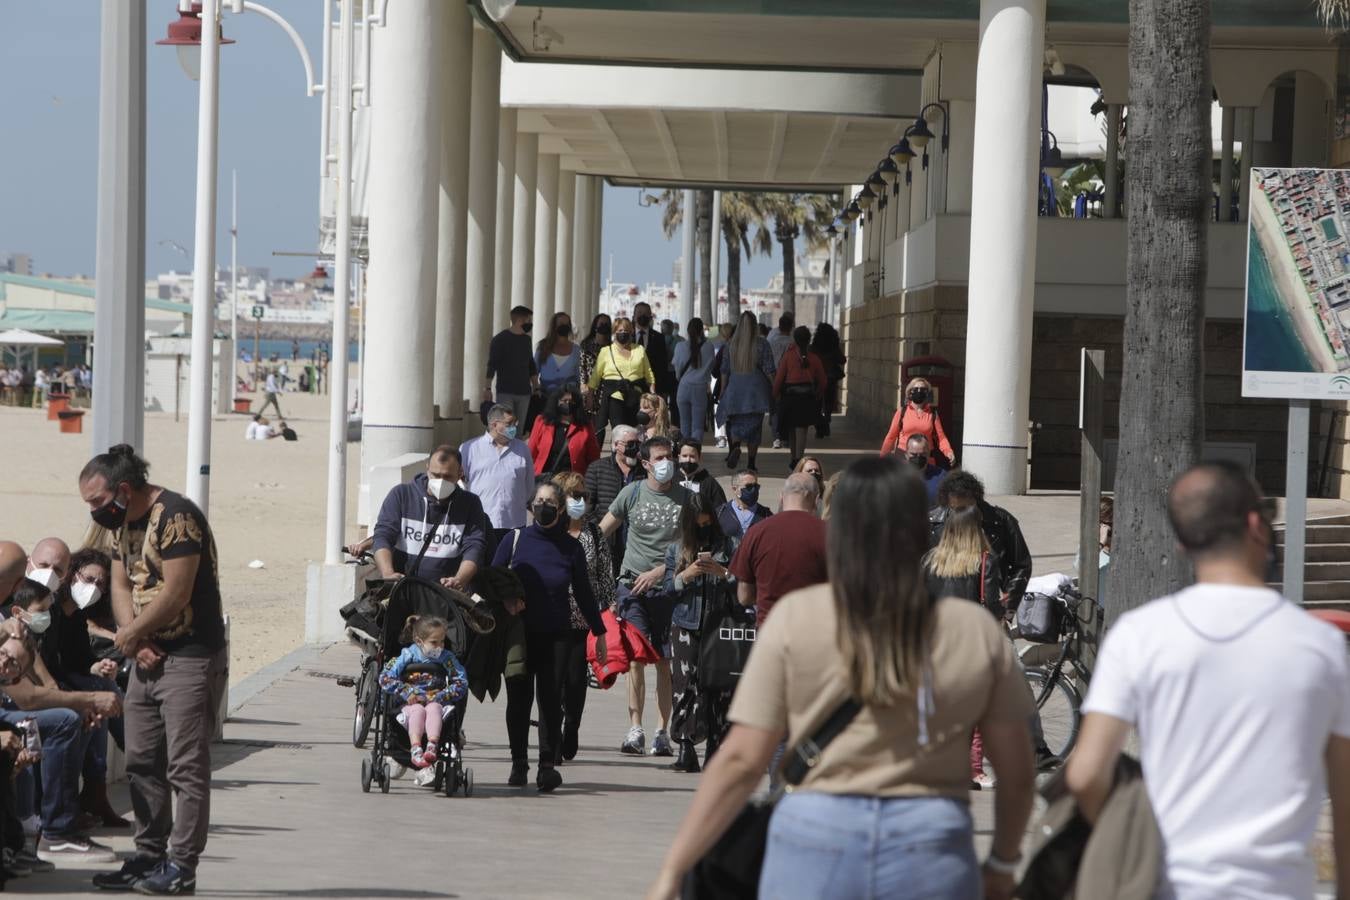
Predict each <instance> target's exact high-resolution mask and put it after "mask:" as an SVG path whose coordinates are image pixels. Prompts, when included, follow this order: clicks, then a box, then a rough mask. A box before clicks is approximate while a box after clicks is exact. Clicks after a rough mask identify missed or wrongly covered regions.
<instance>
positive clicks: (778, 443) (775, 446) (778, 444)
mask: <svg viewBox="0 0 1350 900" xmlns="http://www.w3.org/2000/svg"><path fill="white" fill-rule="evenodd" d="M773 449H775V450H782V449H783V442H782V441H780V440H779V439H778V438H774V439H773Z"/></svg>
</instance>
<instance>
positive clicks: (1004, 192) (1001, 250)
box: [961, 0, 1045, 495]
mask: <svg viewBox="0 0 1350 900" xmlns="http://www.w3.org/2000/svg"><path fill="white" fill-rule="evenodd" d="M1044 41H1045V0H981V2H980V49H979V63H978V67H977V69H976V80H975V99H976V104H977V105H976V109H975V154H974V171H973V183H972V198H971V211H970V246H971V264H970V281H969V285H970V287H969V292H970V299H969V304H970V306H969V313H968V318H967V324H966V371H965V400H966V402H965V416H964V422H965V445H964V446H963V447H962V449H961V454H962V457H963V461H962V465H963V466H964V467H965V468H967V469H969V470H971V471H973V472H974V473H975V474H977V475H979V476H980V478H982V479H983V480H984V486H985V490H986V491H987V492H988V493H989V494H993V495H998V494H1021V493H1024V492H1025V491H1026V488H1027V483H1026V478H1027V416H1028V408H1029V406H1030V399H1031V330H1032V300H1033V297H1034V293H1035V276H1036V273H1035V260H1036V232H1037V221H1036V172H1037V166H1038V158H1037V138H1038V136H1039V133H1040V115H1041V67H1042V61H1043V60H1042V56H1043V53H1044Z"/></svg>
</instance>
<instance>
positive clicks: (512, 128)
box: [490, 69, 533, 333]
mask: <svg viewBox="0 0 1350 900" xmlns="http://www.w3.org/2000/svg"><path fill="white" fill-rule="evenodd" d="M499 71H500V69H499ZM498 80H500V76H498ZM516 118H517V116H516V110H515V108H514V107H503V108H501V109H500V110H499V113H498V116H497V240H496V254H495V256H496V264H495V265H494V267H493V268H494V269H495V270H496V273H497V280H496V283H495V284H494V285H493V300H492V308H493V314H492V319H493V323H494V324H493V325H492V328H491V329H490V330H491V331H492V332H494V333H495V332H496V331H498V330H500V329H502V328H507V327H509V326H510V324H511V295H512V292H513V281H512V279H513V278H514V276H515V264H516V263H515V261H516V258H517V257H516V255H515V252H514V250H515V245H514V239H515V222H516V215H515V212H516ZM531 224H533V223H531ZM531 261H533V260H531Z"/></svg>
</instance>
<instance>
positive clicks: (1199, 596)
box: [1066, 463, 1350, 900]
mask: <svg viewBox="0 0 1350 900" xmlns="http://www.w3.org/2000/svg"><path fill="white" fill-rule="evenodd" d="M1168 513H1169V516H1170V517H1171V520H1172V527H1173V529H1174V530H1175V532H1176V535H1177V541H1178V543H1179V544H1180V545H1181V547H1182V549H1183V550H1184V552H1185V553H1186V554H1187V556H1189V557H1190V559H1191V560H1192V562H1194V564H1195V575H1196V584H1194V585H1193V586H1191V587H1189V588H1186V589H1185V590H1182V591H1179V592H1178V593H1176V594H1172V595H1171V596H1168V597H1163V598H1161V599H1158V600H1154V601H1153V602H1151V603H1147V604H1145V605H1144V606H1142V607H1140V608H1138V609H1136V610H1133V611H1131V612H1128V613H1126V614H1125V615H1124V616H1122V617H1121V618H1120V620H1119V621H1118V622H1117V623H1116V624H1115V625H1114V626H1113V627H1112V628H1111V629H1110V630H1109V631H1108V632H1107V635H1106V639H1105V641H1104V642H1103V644H1102V647H1101V651H1100V653H1099V654H1098V657H1097V668H1096V671H1095V672H1094V673H1093V677H1092V686H1091V689H1090V690H1089V692H1088V697H1087V702H1086V703H1085V704H1084V711H1085V713H1086V718H1085V719H1084V722H1083V731H1082V736H1081V737H1080V738H1079V740H1078V744H1077V747H1076V748H1075V749H1074V751H1073V755H1072V756H1071V757H1070V758H1069V763H1068V771H1067V773H1066V774H1067V778H1068V784H1069V787H1070V789H1071V790H1072V791H1073V792H1074V794H1075V795H1076V797H1077V799H1078V803H1079V806H1080V808H1081V809H1082V811H1083V813H1084V815H1085V816H1087V818H1088V819H1089V820H1090V821H1091V820H1095V819H1096V817H1097V816H1098V814H1099V813H1100V812H1101V810H1102V807H1103V806H1104V804H1105V803H1106V802H1107V799H1108V796H1109V794H1110V791H1111V785H1112V778H1113V775H1114V772H1115V765H1116V760H1117V758H1118V757H1119V755H1120V753H1121V751H1122V749H1123V748H1124V746H1125V741H1126V739H1127V737H1128V736H1129V733H1130V729H1131V728H1137V729H1138V732H1139V741H1140V750H1141V752H1140V762H1141V763H1142V764H1143V770H1144V781H1145V784H1146V786H1147V788H1148V796H1149V800H1150V802H1151V803H1152V806H1153V811H1154V815H1155V816H1156V818H1157V820H1158V826H1159V829H1160V830H1161V832H1162V837H1163V844H1164V846H1165V848H1166V866H1165V872H1164V879H1163V884H1161V885H1160V886H1159V893H1158V896H1160V897H1175V898H1178V900H1201V898H1203V900H1220V898H1223V900H1229V898H1253V900H1255V898H1261V900H1268V898H1311V897H1312V896H1313V894H1314V891H1315V884H1316V878H1317V875H1316V871H1315V868H1314V863H1313V859H1312V855H1311V853H1310V851H1309V847H1310V844H1311V843H1312V840H1313V836H1314V833H1315V830H1316V827H1317V817H1318V812H1319V809H1320V807H1321V805H1322V798H1323V797H1324V796H1325V795H1326V793H1327V789H1328V786H1329V788H1330V793H1331V808H1332V818H1333V821H1334V822H1335V824H1336V836H1335V847H1336V863H1337V866H1336V868H1337V880H1338V896H1340V897H1350V834H1347V827H1346V826H1347V823H1350V667H1348V666H1347V661H1346V647H1345V639H1344V637H1343V636H1342V635H1341V634H1340V632H1338V631H1337V630H1336V629H1334V628H1332V627H1331V626H1330V625H1327V624H1325V623H1323V622H1320V621H1318V620H1317V619H1315V618H1313V617H1312V616H1310V615H1308V613H1307V612H1306V611H1304V610H1302V609H1300V608H1299V607H1298V606H1295V605H1294V604H1291V603H1289V602H1288V601H1287V600H1285V599H1284V598H1283V597H1282V596H1280V594H1278V593H1277V592H1275V591H1273V590H1270V589H1269V588H1267V587H1266V586H1265V570H1266V566H1267V561H1268V560H1269V559H1270V554H1271V552H1272V550H1273V530H1272V528H1271V525H1270V520H1269V518H1268V516H1267V515H1266V514H1265V513H1264V512H1263V511H1262V505H1261V499H1260V494H1259V491H1258V489H1257V487H1256V485H1255V484H1254V483H1253V482H1252V481H1251V479H1250V478H1249V477H1248V476H1247V475H1246V474H1245V473H1243V472H1242V470H1240V469H1238V468H1237V467H1236V466H1232V465H1227V464H1214V463H1210V464H1205V465H1200V466H1196V467H1194V468H1192V469H1190V470H1189V471H1188V472H1186V473H1185V474H1183V475H1182V476H1181V477H1180V478H1178V479H1177V480H1176V482H1175V483H1174V484H1173V485H1172V489H1171V492H1170V493H1169V496H1168Z"/></svg>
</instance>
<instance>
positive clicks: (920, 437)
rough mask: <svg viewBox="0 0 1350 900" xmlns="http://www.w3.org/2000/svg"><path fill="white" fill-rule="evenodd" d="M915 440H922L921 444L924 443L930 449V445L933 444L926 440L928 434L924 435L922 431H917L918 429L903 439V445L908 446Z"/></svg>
mask: <svg viewBox="0 0 1350 900" xmlns="http://www.w3.org/2000/svg"><path fill="white" fill-rule="evenodd" d="M915 441H922V442H923V445H924V446H925V447H928V448H929V449H932V446H933V445H932V443H931V442H930V441H929V440H928V435H926V434H924V433H922V432H919V431H916V432H914V433H913V434H911V435H910V436H909V437H908V438H907V439H906V440H905V447H906V448H908V447H909V445H910V444H912V443H914V442H915Z"/></svg>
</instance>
